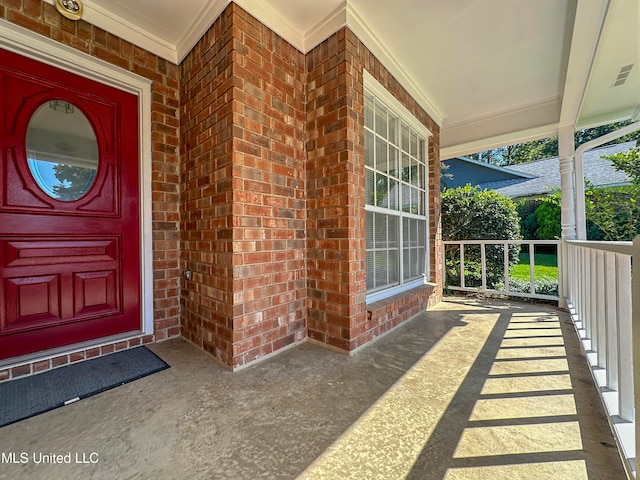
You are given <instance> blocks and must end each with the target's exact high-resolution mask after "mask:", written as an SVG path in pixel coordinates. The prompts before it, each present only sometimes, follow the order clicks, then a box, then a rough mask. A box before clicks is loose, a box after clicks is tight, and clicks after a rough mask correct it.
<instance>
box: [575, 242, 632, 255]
mask: <svg viewBox="0 0 640 480" xmlns="http://www.w3.org/2000/svg"><path fill="white" fill-rule="evenodd" d="M567 243H568V244H569V245H575V246H577V247H585V248H593V249H595V250H603V251H605V252H614V253H621V254H623V255H633V242H595V241H586V240H567Z"/></svg>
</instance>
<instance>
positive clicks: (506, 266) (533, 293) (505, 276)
mask: <svg viewBox="0 0 640 480" xmlns="http://www.w3.org/2000/svg"><path fill="white" fill-rule="evenodd" d="M442 243H443V244H444V245H445V247H444V248H445V262H446V261H447V253H448V252H447V249H451V248H457V249H458V250H457V251H458V255H459V257H458V258H459V264H458V265H457V268H458V270H459V272H458V273H459V276H458V280H459V284H458V285H453V284H450V283H449V284H447V286H446V288H448V289H449V290H458V291H463V292H483V293H495V294H502V295H509V296H514V297H527V298H536V299H540V300H556V301H559V300H560V297H559V295H555V294H552V295H549V294H546V293H540V292H539V291H537V290H536V280H538V281H539V280H540V279H539V278H536V275H535V266H536V265H535V251H536V247H537V246H542V245H555V246H556V252H557V255H558V268H559V267H560V263H561V250H560V248H559V245H560V241H559V240H447V241H444V242H442ZM473 245H477V246H479V248H480V259H481V260H480V268H481V270H480V274H481V281H480V285H474V286H469V285H467V275H465V270H466V266H467V265H468V263H469V262H467V263H465V251H467V250H468V248H467V247H470V246H473ZM524 245H526V246H528V248H529V287H528V291H522V290H516V289H514V288H512V284H513V281H512V276H511V266H510V262H509V259H510V255H509V252H510V248H509V247H511V249H512V248H513V247H516V246H520V247H522V246H524ZM456 246H457V247H456ZM490 246H491V247H496V246H498V247H501V250H502V257H503V258H502V261H501V263H502V269H501V272H500V273H501V274H500V278H501V280H502V281H501V282H498V283H497V284H496V283H495V282H493V284H491V283H490V282H489V281H488V280H487V270H493V271H494V272H495V270H496V268H497V270H500V268H499V267H500V266H499V265H487V263H488V260H487V247H490ZM476 257H477V254H476ZM446 269H447V265H445V271H446Z"/></svg>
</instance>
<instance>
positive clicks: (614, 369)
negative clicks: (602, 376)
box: [604, 252, 618, 390]
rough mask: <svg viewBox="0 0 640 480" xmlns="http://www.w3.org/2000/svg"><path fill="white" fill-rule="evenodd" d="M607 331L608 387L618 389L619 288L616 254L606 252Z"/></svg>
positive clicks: (605, 296)
mask: <svg viewBox="0 0 640 480" xmlns="http://www.w3.org/2000/svg"><path fill="white" fill-rule="evenodd" d="M604 264H605V276H604V298H605V333H606V338H607V339H606V342H607V355H606V360H605V362H606V366H607V387H608V388H610V389H611V390H617V389H618V322H617V318H616V316H617V301H616V295H617V292H616V290H617V288H616V279H617V277H616V254H615V253H613V252H605V259H604Z"/></svg>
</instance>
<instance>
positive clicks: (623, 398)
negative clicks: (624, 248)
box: [616, 255, 634, 422]
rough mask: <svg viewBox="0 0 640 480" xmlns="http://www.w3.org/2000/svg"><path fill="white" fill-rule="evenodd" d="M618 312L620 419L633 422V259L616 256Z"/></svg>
mask: <svg viewBox="0 0 640 480" xmlns="http://www.w3.org/2000/svg"><path fill="white" fill-rule="evenodd" d="M616 266H617V268H616V270H617V273H618V275H617V277H618V278H617V281H616V283H617V290H618V295H617V311H618V405H619V410H620V413H619V415H620V418H622V419H623V420H627V421H629V422H633V420H634V409H633V367H632V365H633V349H632V344H631V335H632V327H631V259H630V258H629V257H628V256H624V255H616Z"/></svg>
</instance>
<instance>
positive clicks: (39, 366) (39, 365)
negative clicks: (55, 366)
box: [32, 359, 51, 373]
mask: <svg viewBox="0 0 640 480" xmlns="http://www.w3.org/2000/svg"><path fill="white" fill-rule="evenodd" d="M50 368H51V361H50V360H48V359H47V360H41V361H39V362H34V363H33V367H32V369H33V373H36V372H44V371H45V370H49V369H50Z"/></svg>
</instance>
